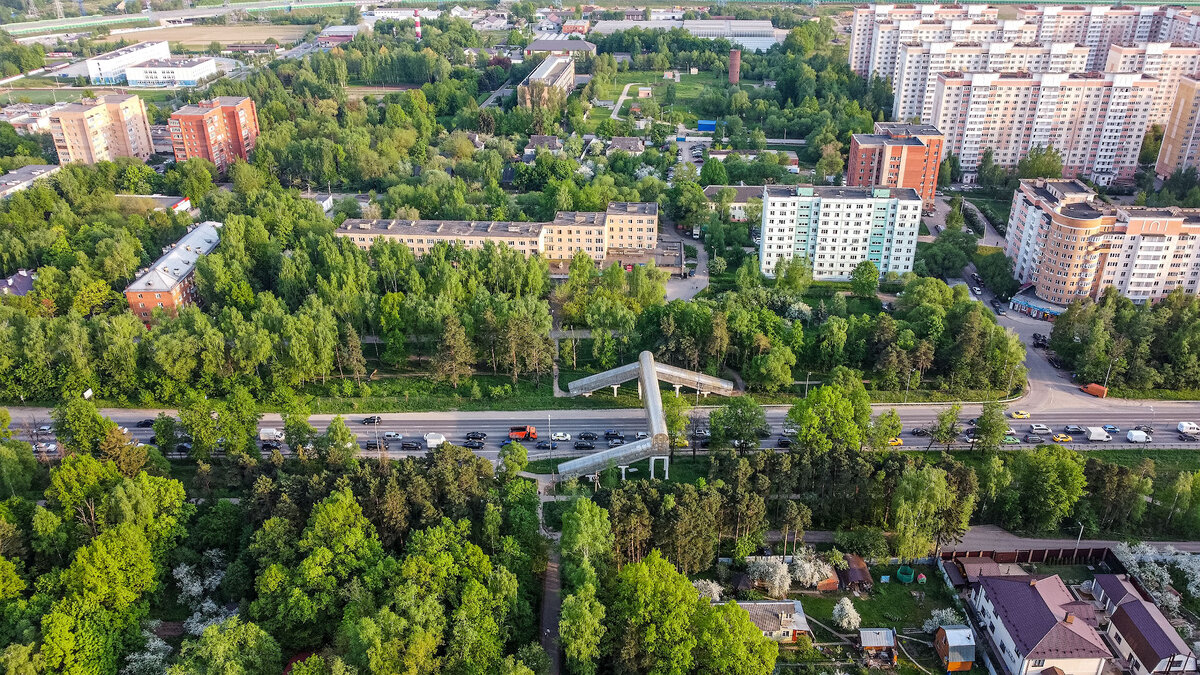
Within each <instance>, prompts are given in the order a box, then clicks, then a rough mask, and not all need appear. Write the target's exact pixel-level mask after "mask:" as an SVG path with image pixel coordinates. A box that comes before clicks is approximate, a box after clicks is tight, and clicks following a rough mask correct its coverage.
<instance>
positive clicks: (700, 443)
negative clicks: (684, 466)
mask: <svg viewBox="0 0 1200 675" xmlns="http://www.w3.org/2000/svg"><path fill="white" fill-rule="evenodd" d="M711 443H712V441H710V440H708V439H707V438H698V439H696V447H697V448H707V447H708V446H709V445H710V444H711Z"/></svg>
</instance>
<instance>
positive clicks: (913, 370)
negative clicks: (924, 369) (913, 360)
mask: <svg viewBox="0 0 1200 675" xmlns="http://www.w3.org/2000/svg"><path fill="white" fill-rule="evenodd" d="M915 372H917V369H916V368H913V369H912V370H909V371H908V381H907V382H906V383H905V385H904V402H905V403H908V390H909V389H912V376H913V373H915Z"/></svg>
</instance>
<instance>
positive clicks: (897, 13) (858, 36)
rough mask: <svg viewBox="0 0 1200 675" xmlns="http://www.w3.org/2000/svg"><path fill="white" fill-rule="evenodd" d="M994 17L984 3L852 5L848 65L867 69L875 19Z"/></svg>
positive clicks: (857, 69)
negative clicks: (852, 13) (853, 6)
mask: <svg viewBox="0 0 1200 675" xmlns="http://www.w3.org/2000/svg"><path fill="white" fill-rule="evenodd" d="M996 16H997V10H996V8H995V7H988V6H986V5H924V4H921V5H859V6H857V7H855V8H854V18H853V19H852V21H851V24H850V68H851V69H852V70H853V71H854V72H856V73H858V74H859V75H863V76H866V75H867V74H868V73H869V72H871V70H870V69H871V53H872V52H873V51H874V31H875V22H876V21H883V20H891V21H903V20H906V19H918V20H925V21H951V20H954V19H973V20H975V19H977V20H983V21H995V20H996Z"/></svg>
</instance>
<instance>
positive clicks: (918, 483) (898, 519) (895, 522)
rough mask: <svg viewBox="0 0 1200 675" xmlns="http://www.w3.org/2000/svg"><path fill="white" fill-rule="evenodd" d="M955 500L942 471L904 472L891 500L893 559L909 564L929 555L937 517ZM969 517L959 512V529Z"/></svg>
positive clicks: (926, 469)
mask: <svg viewBox="0 0 1200 675" xmlns="http://www.w3.org/2000/svg"><path fill="white" fill-rule="evenodd" d="M959 498H960V496H959V495H957V494H955V493H954V492H953V491H952V490H951V489H950V486H949V484H948V483H947V480H946V472H945V471H943V470H941V469H938V468H934V467H932V466H926V467H923V468H921V469H916V468H913V467H909V468H907V469H905V471H904V473H903V474H902V475H901V476H900V482H899V483H898V484H897V485H896V491H895V495H894V497H893V498H892V529H893V531H894V532H895V539H894V542H893V543H894V545H895V548H896V556H897V557H898V558H900V559H901V560H905V561H911V560H916V559H919V558H924V557H926V556H927V555H929V554H930V552H932V551H933V550H934V549H935V548H936V547H937V544H938V542H937V537H936V536H935V532H936V531H937V530H938V529H939V517H940V516H941V515H942V514H943V513H944V512H945V511H947V510H948V509H949V508H950V506H951V505H952V503H953V502H954V501H955V500H956V499H959ZM970 515H971V514H970V510H969V509H968V510H966V511H965V512H962V518H963V520H964V522H962V523H961V526H962V528H966V525H967V524H966V522H965V520H966V519H967V518H969V517H970Z"/></svg>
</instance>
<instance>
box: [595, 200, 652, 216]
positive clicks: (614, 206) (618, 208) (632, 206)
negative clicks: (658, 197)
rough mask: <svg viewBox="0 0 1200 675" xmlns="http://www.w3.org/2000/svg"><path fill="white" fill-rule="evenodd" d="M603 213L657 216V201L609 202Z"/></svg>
mask: <svg viewBox="0 0 1200 675" xmlns="http://www.w3.org/2000/svg"><path fill="white" fill-rule="evenodd" d="M605 213H613V214H630V215H647V216H657V215H658V202H610V203H609V205H608V210H607V211H606V212H605Z"/></svg>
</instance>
